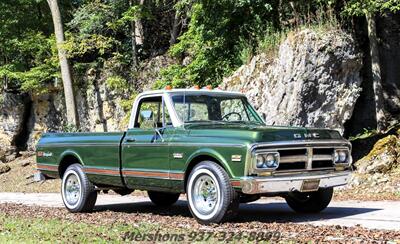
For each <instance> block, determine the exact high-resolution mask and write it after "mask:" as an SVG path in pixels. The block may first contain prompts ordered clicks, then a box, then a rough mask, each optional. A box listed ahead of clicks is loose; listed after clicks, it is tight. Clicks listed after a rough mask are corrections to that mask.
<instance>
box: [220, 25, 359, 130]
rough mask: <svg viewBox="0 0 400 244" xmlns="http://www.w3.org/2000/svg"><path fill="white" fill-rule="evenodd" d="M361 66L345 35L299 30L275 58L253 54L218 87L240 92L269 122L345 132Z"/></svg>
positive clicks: (357, 91) (332, 32)
mask: <svg viewBox="0 0 400 244" xmlns="http://www.w3.org/2000/svg"><path fill="white" fill-rule="evenodd" d="M361 67H362V61H361V54H360V53H359V52H358V50H357V48H356V44H355V40H354V39H353V38H352V37H351V36H350V35H349V34H346V33H344V32H343V31H340V30H331V31H328V32H324V33H323V34H320V33H317V32H315V31H312V30H302V31H300V32H296V33H292V34H289V35H288V37H287V38H286V40H285V41H283V43H282V44H281V45H280V46H279V51H278V55H277V57H275V58H269V57H268V55H267V54H260V55H257V56H255V57H254V58H253V59H252V60H251V62H250V63H249V64H247V65H244V66H242V67H241V68H239V69H238V70H237V71H236V72H235V73H234V74H233V75H232V76H230V77H228V78H226V79H224V81H223V83H222V85H221V87H222V88H223V89H227V90H237V91H242V92H244V93H245V94H246V95H247V96H248V98H249V99H250V101H251V102H252V104H253V105H254V106H255V108H256V109H257V110H258V111H259V112H260V113H263V114H264V115H265V117H266V122H267V123H268V124H271V125H296V126H313V127H328V128H333V129H338V130H340V131H342V132H343V130H344V126H343V125H344V123H345V122H346V121H347V120H348V119H350V117H351V115H352V112H353V109H354V105H355V102H356V100H357V99H358V97H359V96H360V92H361V88H360V85H361V82H362V80H361V78H360V69H361Z"/></svg>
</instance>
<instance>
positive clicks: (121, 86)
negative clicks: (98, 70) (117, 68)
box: [106, 76, 129, 91]
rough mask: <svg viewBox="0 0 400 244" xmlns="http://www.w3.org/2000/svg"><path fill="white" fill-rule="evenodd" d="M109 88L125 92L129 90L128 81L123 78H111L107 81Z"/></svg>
mask: <svg viewBox="0 0 400 244" xmlns="http://www.w3.org/2000/svg"><path fill="white" fill-rule="evenodd" d="M106 83H107V86H108V87H109V88H111V89H113V90H117V91H124V90H127V89H129V86H128V81H127V80H126V79H124V78H122V77H121V76H111V77H108V78H107V80H106Z"/></svg>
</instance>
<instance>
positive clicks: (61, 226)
mask: <svg viewBox="0 0 400 244" xmlns="http://www.w3.org/2000/svg"><path fill="white" fill-rule="evenodd" d="M204 233H205V234H202V232H201V231H197V232H194V231H193V232H190V231H189V232H188V231H187V230H184V229H179V228H176V227H168V228H166V227H161V226H160V225H158V224H155V223H147V222H142V223H139V224H136V225H129V224H124V223H115V224H108V225H93V224H87V223H79V222H72V221H67V220H59V219H49V218H46V219H40V218H30V219H25V218H20V217H11V216H6V215H4V214H1V213H0V243H59V242H61V243H134V242H144V243H157V242H159V243H178V242H185V243H216V242H218V241H220V239H221V236H220V235H218V232H213V231H209V232H204ZM225 238H228V237H225ZM235 238H236V239H235ZM248 238H249V237H245V239H241V238H238V236H236V237H233V238H232V239H231V240H230V243H243V242H246V243H248V242H253V240H251V241H249V239H248ZM254 238H257V237H256V236H255V237H254ZM254 241H255V240H254ZM258 243H259V242H258Z"/></svg>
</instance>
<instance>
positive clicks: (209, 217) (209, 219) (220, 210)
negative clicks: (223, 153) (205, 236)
mask: <svg viewBox="0 0 400 244" xmlns="http://www.w3.org/2000/svg"><path fill="white" fill-rule="evenodd" d="M207 183H208V184H207ZM204 187H206V188H207V187H209V188H207V195H204V192H205V191H204ZM200 189H201V192H202V195H200V194H198V193H200ZM213 189H214V190H215V192H216V193H214V191H213ZM186 193H187V199H188V203H189V209H190V212H191V213H192V215H193V217H194V218H195V219H196V220H197V221H198V222H199V223H201V224H211V223H221V222H225V221H228V220H231V219H233V218H234V217H236V215H237V212H238V208H239V194H238V193H237V192H236V191H235V190H234V189H233V187H232V185H231V182H230V179H229V176H228V174H227V173H226V171H225V170H224V169H223V168H222V167H221V166H219V165H218V164H216V163H215V162H212V161H203V162H200V163H199V164H198V165H196V166H195V167H194V168H193V170H192V171H191V172H190V175H189V177H188V181H187V184H186ZM215 197H216V198H217V200H215V201H212V199H215ZM210 199H211V200H210ZM203 200H204V202H205V203H203V202H202V201H203ZM209 202H210V203H211V204H208V203H209ZM214 202H215V203H214ZM201 205H204V206H205V207H204V208H201ZM208 207H210V210H209V212H210V213H209V214H204V213H205V212H207V210H208V209H207V208H208Z"/></svg>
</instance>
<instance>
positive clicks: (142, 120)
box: [135, 96, 163, 129]
mask: <svg viewBox="0 0 400 244" xmlns="http://www.w3.org/2000/svg"><path fill="white" fill-rule="evenodd" d="M160 127H163V119H162V98H161V96H160V97H149V98H143V99H142V100H141V101H140V102H139V108H138V110H137V114H136V118H135V128H140V129H153V128H160Z"/></svg>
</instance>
